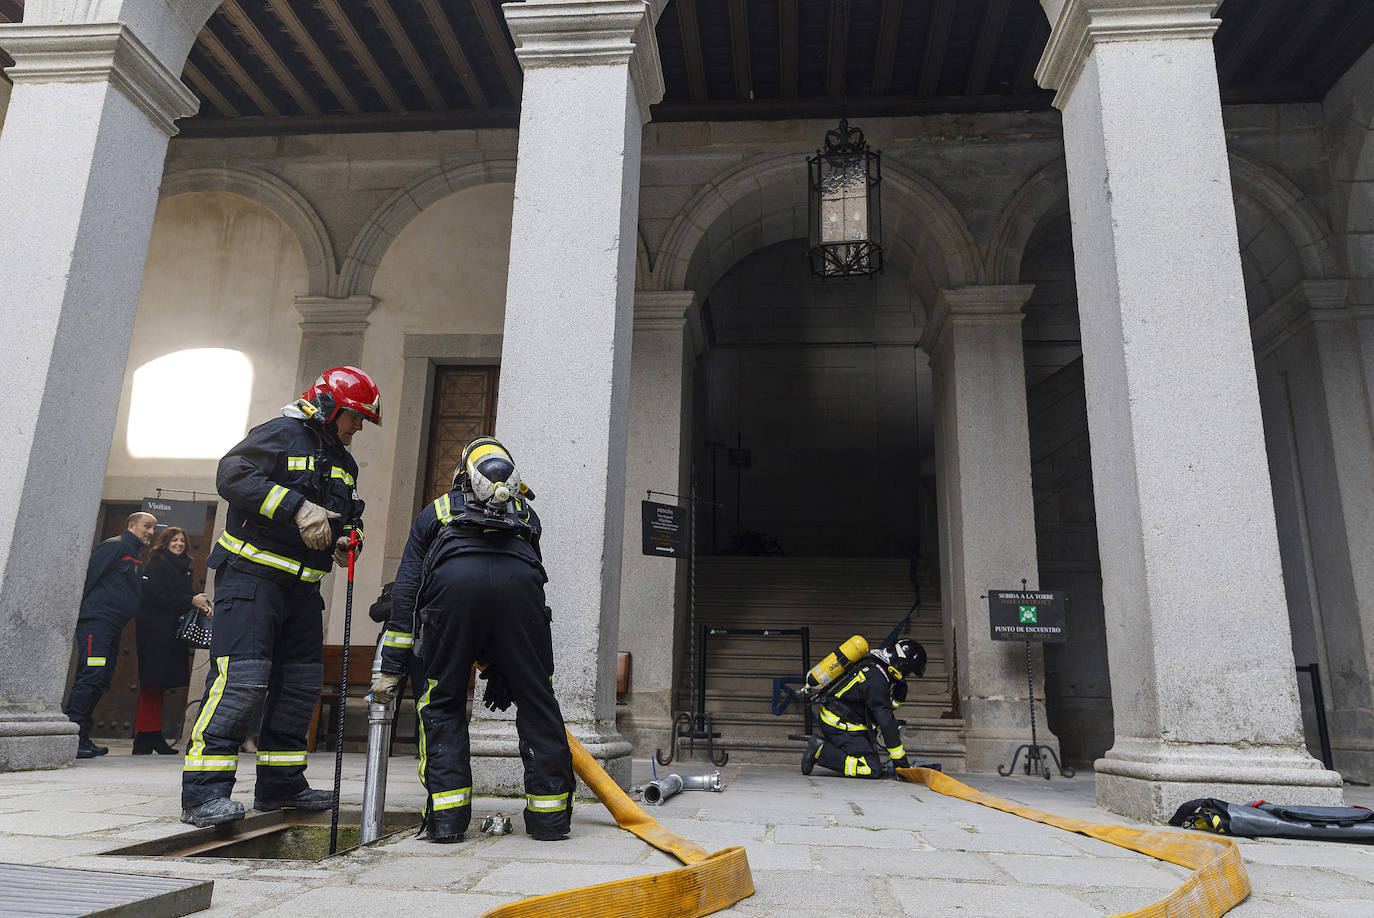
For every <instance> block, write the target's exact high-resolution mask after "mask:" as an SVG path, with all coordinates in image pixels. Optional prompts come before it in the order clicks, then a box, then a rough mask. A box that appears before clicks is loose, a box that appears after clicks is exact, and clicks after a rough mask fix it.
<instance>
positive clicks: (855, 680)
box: [835, 670, 867, 698]
mask: <svg viewBox="0 0 1374 918" xmlns="http://www.w3.org/2000/svg"><path fill="white" fill-rule="evenodd" d="M866 681H867V680H866V679H864V674H863V671H862V670H860V671H859V672H857V673H855V674H854V678H853V679H850V680H849V681H848V682H846V683H845V685H844V688H842V689H840V690H839V691H838V692H836V693H835V697H836V698H839V697H840V696H841V695H843V694H844V693H845V692H847V691H849V690H850V689H852V688H853V687H854V686H856V685H858V684H859V683H861V682H866Z"/></svg>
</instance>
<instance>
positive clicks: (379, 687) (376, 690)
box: [372, 673, 401, 704]
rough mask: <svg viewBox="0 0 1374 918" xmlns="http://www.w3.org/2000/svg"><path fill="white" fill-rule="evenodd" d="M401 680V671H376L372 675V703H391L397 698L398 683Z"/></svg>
mask: <svg viewBox="0 0 1374 918" xmlns="http://www.w3.org/2000/svg"><path fill="white" fill-rule="evenodd" d="M400 681H401V676H400V674H399V673H376V674H374V675H373V676H372V703H373V704H391V702H393V701H395V700H396V684H397V683H398V682H400Z"/></svg>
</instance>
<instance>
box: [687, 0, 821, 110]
mask: <svg viewBox="0 0 1374 918" xmlns="http://www.w3.org/2000/svg"><path fill="white" fill-rule="evenodd" d="M679 2H681V0H679ZM778 80H779V83H780V85H781V87H782V97H783V98H784V99H795V98H796V97H797V80H798V73H797V0H778Z"/></svg>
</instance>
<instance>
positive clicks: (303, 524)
mask: <svg viewBox="0 0 1374 918" xmlns="http://www.w3.org/2000/svg"><path fill="white" fill-rule="evenodd" d="M338 518H339V514H337V513H335V512H334V511H333V510H326V509H324V508H323V507H321V506H320V505H319V504H312V503H311V502H310V501H308V500H303V501H301V508H300V509H299V510H297V511H296V528H297V529H299V530H300V531H301V541H302V542H304V543H305V547H306V548H313V549H314V550H315V551H323V550H324V549H326V548H328V547H329V546H330V545H332V544H333V542H334V531H333V530H332V529H330V528H329V521H330V520H337V519H338Z"/></svg>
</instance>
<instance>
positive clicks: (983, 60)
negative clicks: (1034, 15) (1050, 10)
mask: <svg viewBox="0 0 1374 918" xmlns="http://www.w3.org/2000/svg"><path fill="white" fill-rule="evenodd" d="M1010 3H1011V0H988V6H987V9H986V10H985V11H984V12H983V23H982V26H981V27H980V28H979V30H978V43H977V44H976V45H975V46H974V49H973V62H972V63H971V64H970V65H969V71H968V82H967V83H965V84H964V94H965V95H969V96H977V95H982V93H983V91H984V90H986V89H987V88H988V74H989V73H990V72H991V71H992V59H993V57H994V56H996V54H997V46H998V45H999V44H1001V42H1002V32H1003V30H1004V29H1005V28H1006V24H1007V7H1008V6H1009V5H1010ZM1047 21H1048V20H1047Z"/></svg>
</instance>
